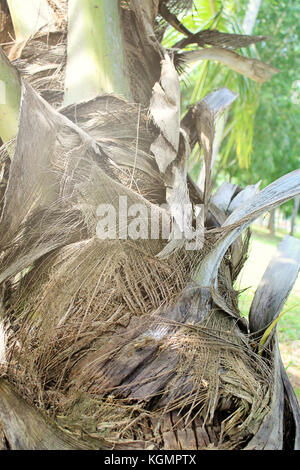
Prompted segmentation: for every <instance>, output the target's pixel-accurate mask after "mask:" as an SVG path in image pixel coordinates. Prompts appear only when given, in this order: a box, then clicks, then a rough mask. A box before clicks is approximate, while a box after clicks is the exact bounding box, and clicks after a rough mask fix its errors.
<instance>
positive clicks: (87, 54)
mask: <svg viewBox="0 0 300 470" xmlns="http://www.w3.org/2000/svg"><path fill="white" fill-rule="evenodd" d="M68 9H69V10H68V51H67V55H68V57H67V69H66V82H65V97H64V104H65V105H68V104H72V103H77V102H80V101H85V100H88V99H92V98H94V97H95V96H97V95H99V94H103V93H116V94H118V95H121V96H123V97H125V98H127V99H130V98H131V93H130V85H129V77H128V76H127V75H126V72H125V65H124V50H123V37H122V30H121V26H120V10H119V1H118V0H89V1H84V2H83V1H82V0H69V2H68ZM79 12H80V14H79Z"/></svg>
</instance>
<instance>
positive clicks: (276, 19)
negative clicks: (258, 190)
mask: <svg viewBox="0 0 300 470" xmlns="http://www.w3.org/2000/svg"><path fill="white" fill-rule="evenodd" d="M237 3H238V4H239V6H238V14H239V15H243V13H244V11H245V8H246V6H247V2H244V1H242V2H237ZM253 34H264V35H270V36H272V39H271V40H269V41H267V42H265V43H262V44H257V45H256V48H257V50H258V52H259V55H260V58H261V60H263V61H264V62H267V63H272V65H274V66H275V67H277V68H278V69H279V70H280V73H279V74H277V75H275V76H274V77H273V78H272V79H271V80H270V81H268V82H266V83H264V84H263V85H261V86H260V87H259V91H258V103H259V104H258V107H257V111H256V114H255V121H254V133H253V147H252V152H251V165H250V166H249V168H248V169H247V170H246V171H241V170H240V167H239V165H238V160H239V158H238V155H237V154H236V153H235V152H234V151H233V149H232V150H231V151H230V153H229V155H228V158H227V160H226V161H225V162H224V163H225V164H224V165H223V171H224V173H225V174H227V175H228V176H229V178H230V179H231V180H233V181H235V182H238V183H239V184H241V185H245V184H253V183H256V182H257V181H258V180H262V186H265V185H267V184H269V183H270V182H271V181H274V180H275V179H276V178H279V177H280V176H282V175H284V174H285V173H286V172H289V171H292V170H295V169H297V168H299V167H300V134H299V128H300V3H299V2H298V1H295V0H281V1H276V0H272V1H269V0H268V1H267V0H262V3H261V7H260V10H259V15H258V18H257V21H256V25H255V29H254V31H253ZM291 206H292V202H290V204H289V205H288V206H287V209H286V211H287V212H291Z"/></svg>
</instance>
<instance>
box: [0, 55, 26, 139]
mask: <svg viewBox="0 0 300 470" xmlns="http://www.w3.org/2000/svg"><path fill="white" fill-rule="evenodd" d="M20 100H21V81H20V77H19V74H18V72H17V71H16V69H15V68H14V67H13V66H12V65H11V64H10V62H9V60H8V59H7V57H6V55H5V54H4V53H3V52H2V50H1V49H0V137H1V139H2V141H3V142H8V141H9V140H11V139H13V138H14V137H16V135H17V130H18V118H19V108H20Z"/></svg>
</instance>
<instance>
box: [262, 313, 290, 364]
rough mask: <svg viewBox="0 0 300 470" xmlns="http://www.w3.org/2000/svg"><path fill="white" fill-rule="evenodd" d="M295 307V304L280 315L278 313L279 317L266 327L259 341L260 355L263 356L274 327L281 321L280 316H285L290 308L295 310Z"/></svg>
mask: <svg viewBox="0 0 300 470" xmlns="http://www.w3.org/2000/svg"><path fill="white" fill-rule="evenodd" d="M293 308H295V305H293V306H292V307H290V308H287V309H286V310H284V311H283V312H281V314H280V315H278V317H277V318H275V320H273V321H272V323H271V325H269V326H268V328H267V329H266V331H265V332H264V334H263V336H262V338H261V340H260V342H259V349H258V354H259V355H260V356H262V353H263V350H264V345H265V344H266V342H267V340H268V338H269V336H270V334H271V333H272V331H273V329H274V328H275V326H276V325H277V323H278V322H279V320H280V318H281V317H283V315H285V314H286V313H288V312H289V311H290V310H293Z"/></svg>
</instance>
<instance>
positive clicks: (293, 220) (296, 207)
mask: <svg viewBox="0 0 300 470" xmlns="http://www.w3.org/2000/svg"><path fill="white" fill-rule="evenodd" d="M299 204H300V198H299V197H295V199H294V207H293V212H292V216H291V230H290V235H292V236H293V235H294V232H295V228H296V218H297V215H298V210H299Z"/></svg>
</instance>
